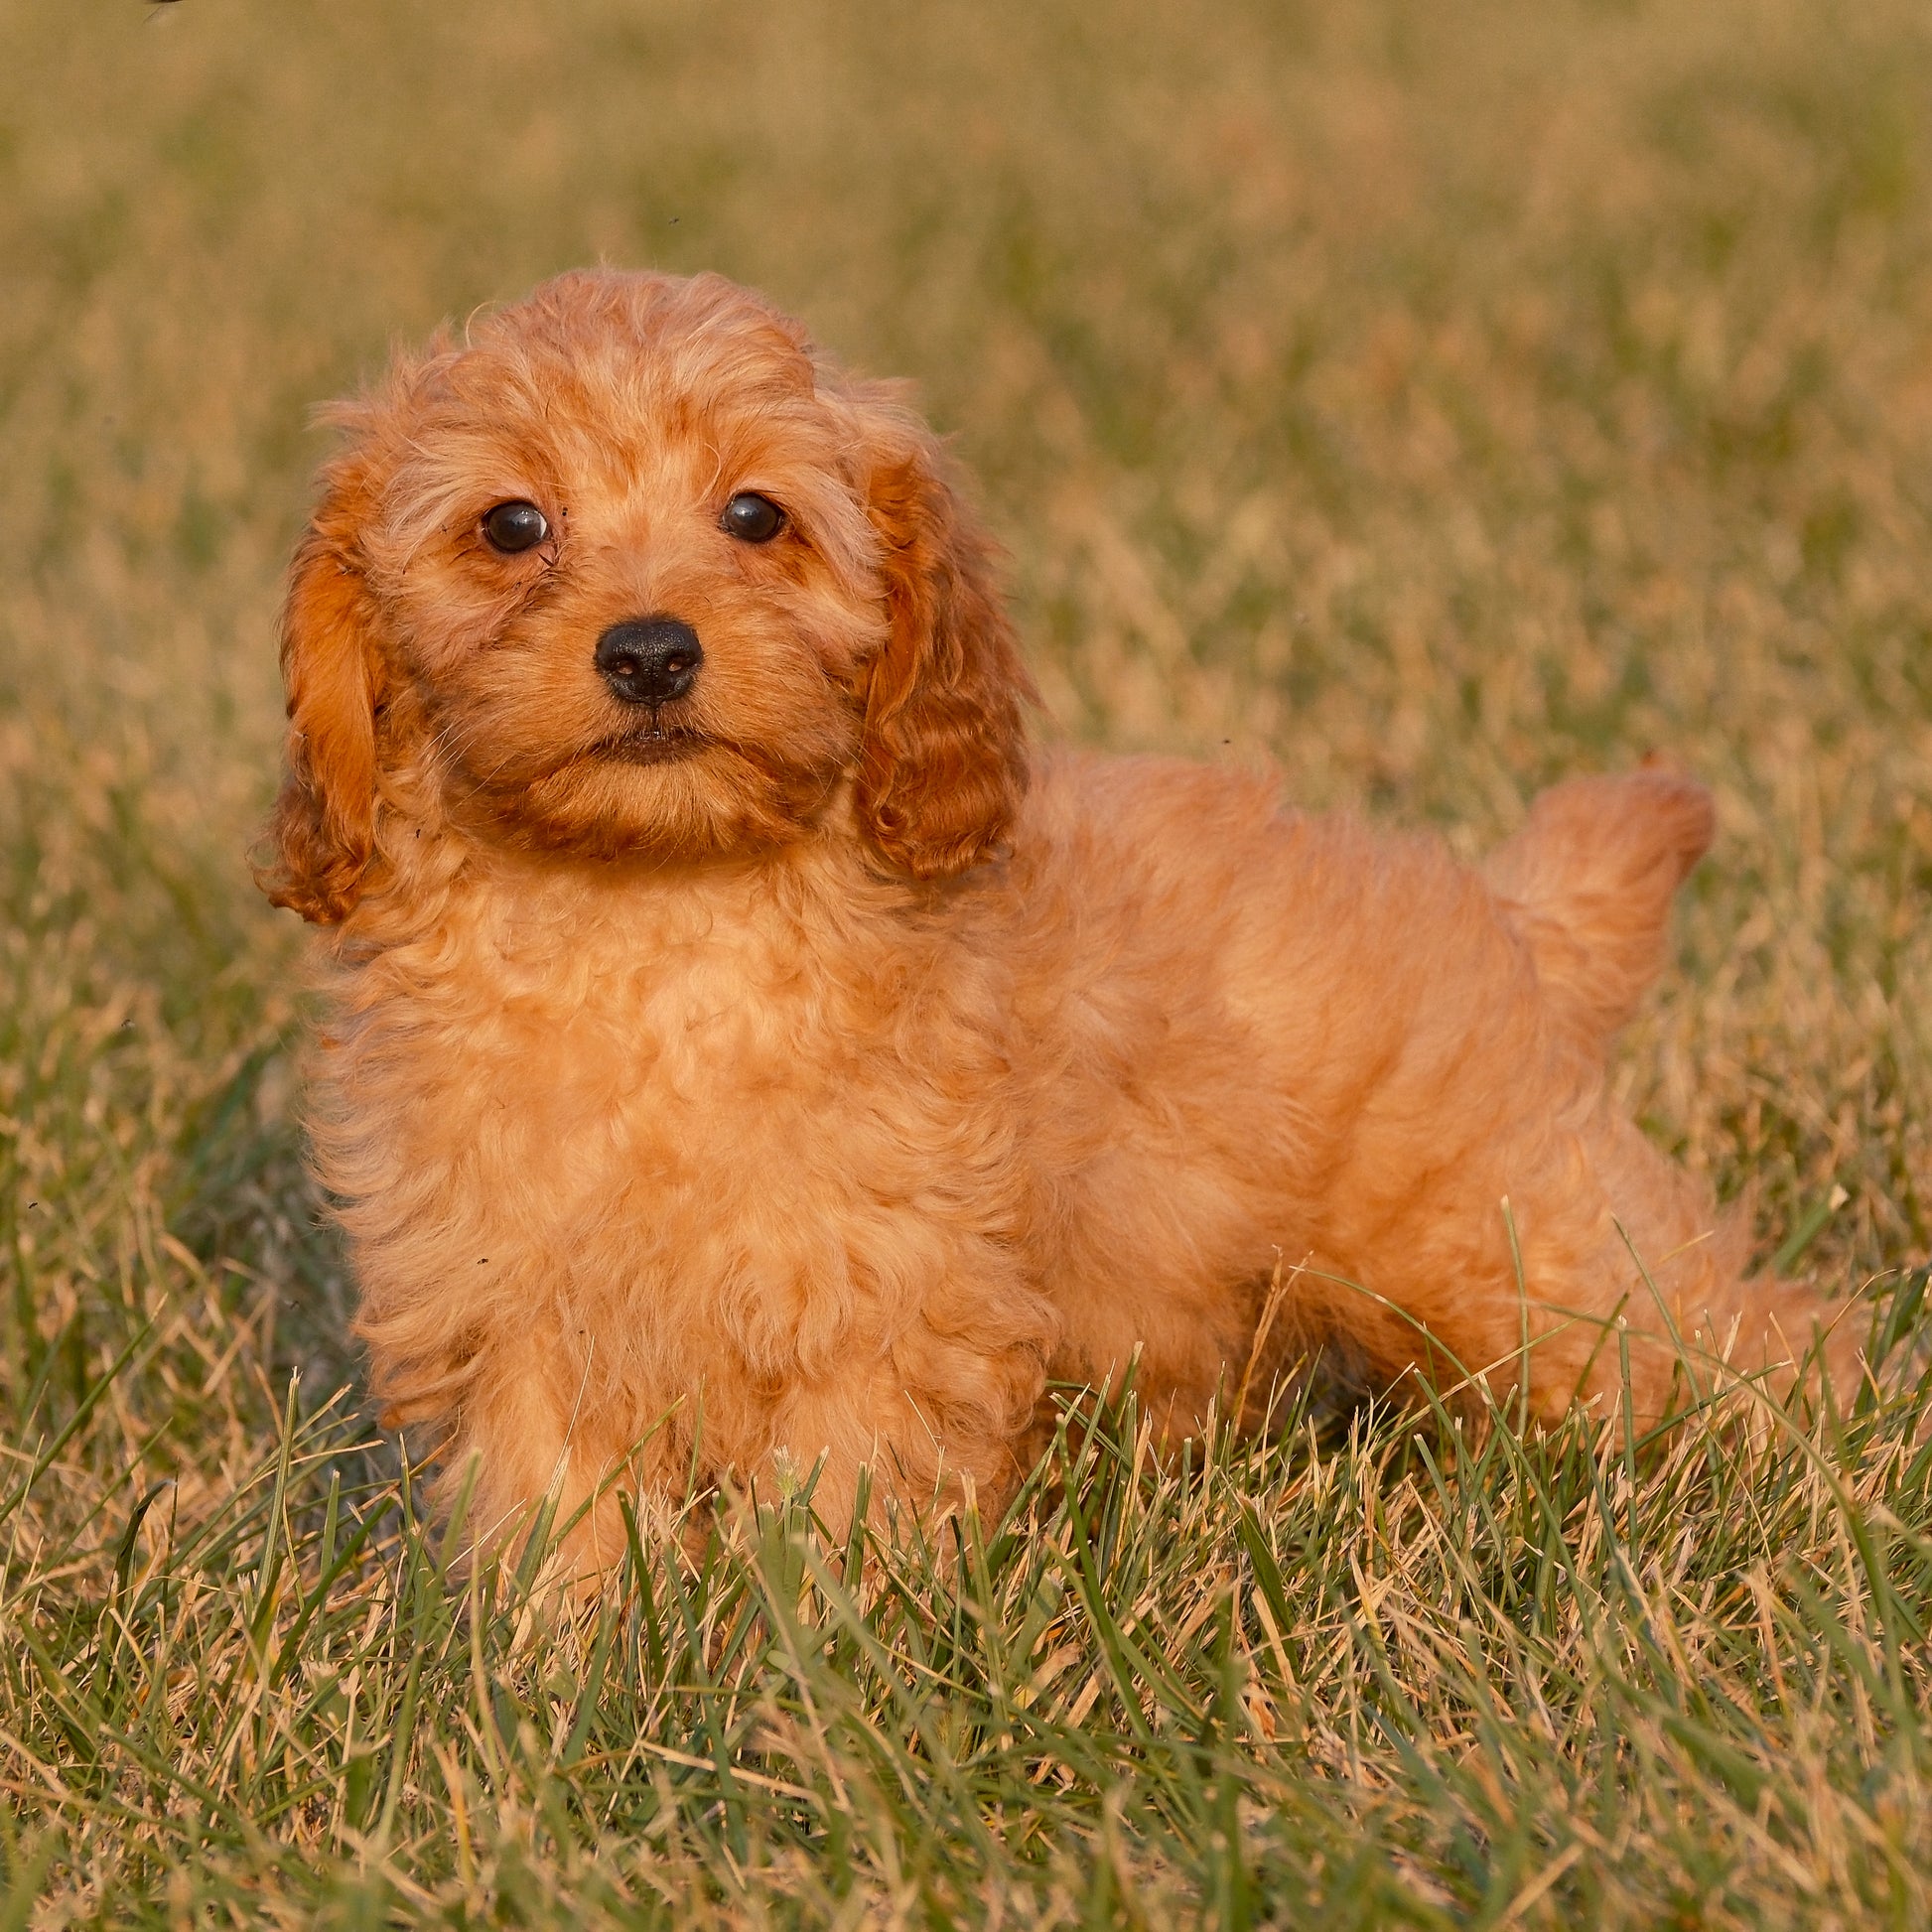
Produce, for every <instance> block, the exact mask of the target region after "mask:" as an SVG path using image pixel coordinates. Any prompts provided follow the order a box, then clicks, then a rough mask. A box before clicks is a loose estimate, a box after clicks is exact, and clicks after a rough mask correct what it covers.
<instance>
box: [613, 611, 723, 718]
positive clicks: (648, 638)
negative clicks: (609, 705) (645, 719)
mask: <svg viewBox="0 0 1932 1932" xmlns="http://www.w3.org/2000/svg"><path fill="white" fill-rule="evenodd" d="M703 662H704V652H703V651H702V650H701V649H700V648H699V646H698V633H697V632H696V631H695V630H693V629H692V628H691V626H690V625H689V624H688V623H684V622H682V621H680V620H678V619H677V618H631V619H629V620H628V621H625V622H623V623H614V624H613V625H612V626H611V627H610V629H609V630H607V631H606V632H605V633H604V635H603V636H601V637H600V638H599V639H598V640H597V668H598V669H599V670H600V671H602V672H603V673H604V681H605V683H607V684H608V685H609V686H610V687H611V689H612V690H613V691H614V692H615V693H616V694H617V695H618V696H619V697H620V698H621V699H622V700H623V701H624V703H625V704H669V703H670V701H671V700H672V699H673V698H681V697H683V696H684V694H685V693H686V692H687V691H688V690H690V688H691V687H692V685H694V684H695V683H697V681H698V666H699V665H700V664H702V663H703Z"/></svg>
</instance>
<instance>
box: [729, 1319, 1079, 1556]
mask: <svg viewBox="0 0 1932 1932" xmlns="http://www.w3.org/2000/svg"><path fill="white" fill-rule="evenodd" d="M1049 1340H1050V1337H1049V1332H1048V1326H1047V1321H1046V1316H1045V1306H1044V1304H1043V1303H1041V1302H1040V1301H1038V1299H1037V1298H1035V1297H1033V1296H1029V1295H1025V1294H1022V1293H1017V1292H1016V1291H1014V1290H1013V1289H1011V1288H1006V1289H1004V1290H1001V1289H989V1290H987V1292H986V1293H985V1295H984V1296H983V1297H981V1298H975V1297H973V1296H971V1295H969V1294H962V1293H960V1292H959V1290H958V1289H957V1288H953V1289H951V1290H950V1291H949V1292H948V1294H947V1295H946V1297H945V1300H944V1304H943V1305H942V1306H941V1307H940V1308H938V1309H932V1308H928V1310H927V1311H924V1312H922V1314H921V1315H920V1316H919V1317H918V1318H917V1319H915V1320H914V1321H913V1322H911V1323H910V1324H909V1325H908V1326H906V1327H905V1328H904V1329H902V1330H901V1331H900V1332H898V1333H897V1335H895V1336H894V1337H893V1338H892V1339H891V1341H890V1342H889V1343H886V1342H883V1341H875V1342H874V1344H873V1345H872V1346H871V1347H870V1348H866V1347H863V1346H861V1347H855V1348H854V1349H853V1350H852V1351H851V1352H852V1355H853V1357H854V1358H855V1359H854V1360H853V1363H852V1366H850V1367H849V1368H848V1369H847V1370H845V1371H844V1372H842V1373H840V1374H838V1375H836V1376H831V1377H824V1378H820V1379H818V1380H815V1381H811V1382H806V1383H801V1384H799V1385H797V1386H795V1387H792V1388H790V1389H788V1390H786V1391H785V1393H784V1394H783V1396H782V1397H781V1399H780V1402H779V1404H778V1407H777V1410H776V1413H775V1414H774V1415H773V1417H772V1423H771V1445H770V1448H769V1449H768V1451H767V1453H766V1455H765V1457H764V1458H763V1460H764V1463H765V1467H766V1469H767V1470H768V1471H769V1476H768V1478H765V1477H763V1476H762V1475H761V1476H760V1478H759V1481H760V1487H762V1483H763V1480H765V1479H770V1480H772V1481H774V1482H776V1483H786V1482H790V1481H795V1480H797V1479H799V1478H802V1477H803V1476H804V1475H806V1474H807V1473H809V1472H810V1471H811V1470H812V1469H813V1468H814V1467H816V1468H817V1470H818V1479H817V1482H816V1484H815V1485H814V1487H813V1490H812V1508H813V1511H814V1512H815V1514H816V1515H817V1516H818V1518H819V1521H820V1522H821V1523H822V1524H823V1525H824V1526H825V1529H826V1531H827V1532H828V1533H829V1534H830V1535H832V1536H835V1537H839V1536H843V1535H844V1534H845V1533H846V1531H847V1530H848V1529H849V1528H850V1526H851V1522H852V1514H853V1509H854V1506H855V1504H856V1501H857V1496H858V1481H859V1470H860V1468H861V1467H862V1466H865V1467H868V1468H869V1469H870V1470H871V1474H872V1491H871V1493H872V1498H873V1507H874V1509H875V1510H877V1509H879V1508H880V1507H881V1506H882V1505H883V1504H884V1503H885V1501H886V1499H887V1498H889V1497H890V1498H892V1499H893V1500H894V1501H897V1502H899V1503H902V1504H905V1505H908V1506H909V1507H911V1508H912V1509H914V1510H915V1511H917V1512H918V1513H919V1514H921V1515H922V1516H925V1517H927V1518H928V1519H929V1520H930V1519H933V1518H936V1517H938V1516H941V1515H944V1514H946V1513H947V1512H949V1511H951V1510H953V1509H956V1508H957V1507H959V1506H960V1504H961V1503H963V1502H964V1501H965V1500H966V1499H967V1497H968V1496H969V1495H971V1496H972V1497H973V1498H974V1499H975V1500H976V1501H977V1503H978V1505H979V1507H980V1508H981V1509H982V1510H983V1511H985V1512H987V1513H988V1514H989V1515H993V1514H997V1513H998V1511H999V1510H1000V1509H1002V1508H1004V1506H1005V1504H1006V1502H1007V1499H1008V1498H1009V1497H1010V1496H1011V1495H1012V1494H1013V1491H1014V1489H1015V1488H1016V1487H1017V1486H1018V1484H1019V1481H1020V1478H1021V1477H1022V1475H1024V1474H1025V1470H1024V1468H1023V1466H1022V1461H1021V1449H1022V1446H1023V1444H1024V1441H1025V1437H1026V1431H1027V1427H1028V1425H1029V1423H1030V1422H1031V1420H1032V1418H1033V1414H1034V1408H1035V1403H1036V1402H1037V1401H1038V1399H1039V1397H1040V1394H1041V1393H1042V1391H1043V1390H1044V1388H1045V1386H1046V1372H1045V1360H1046V1354H1047V1349H1048V1346H1049ZM867 1355H870V1356H871V1359H870V1360H869V1361H868V1360H866V1359H865V1358H866V1356H867Z"/></svg>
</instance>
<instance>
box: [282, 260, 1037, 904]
mask: <svg viewBox="0 0 1932 1932" xmlns="http://www.w3.org/2000/svg"><path fill="white" fill-rule="evenodd" d="M339 415H340V419H341V420H342V421H343V422H344V423H345V426H346V427H347V428H348V429H349V431H350V442H349V446H348V448H347V449H346V450H345V453H344V454H343V455H342V456H341V457H339V458H338V459H337V460H336V461H335V462H334V463H333V464H332V465H331V466H330V467H329V469H328V471H327V472H326V473H325V479H324V482H325V489H324V495H323V500H322V504H321V507H320V508H319V510H318V512H317V515H316V519H315V521H314V523H313V525H312V527H311V530H310V533H309V535H308V537H307V538H306V539H305V541H304V544H303V547H302V550H301V551H300V552H299V554H298V558H297V564H296V570H295V575H294V580H293V583H292V586H291V592H290V599H289V606H288V613H287V617H286V619H285V623H284V642H283V655H284V670H285V674H286V676H287V679H288V684H289V693H290V717H291V725H292V730H291V734H290V745H289V781H288V783H287V785H286V786H285V788H284V792H283V797H282V800H281V802H280V805H279V806H278V812H277V821H276V825H275V828H274V829H275V835H276V842H277V848H278V851H277V858H278V862H279V863H278V865H277V866H276V867H274V868H272V869H271V870H270V872H269V874H268V876H267V877H266V879H265V882H264V883H265V884H266V885H267V887H268V890H269V891H270V895H271V897H275V898H276V899H277V901H278V902H280V903H286V904H293V905H295V906H296V907H297V909H299V910H301V911H303V912H304V913H305V914H306V915H307V916H309V917H312V918H319V919H324V920H332V919H338V918H341V917H344V916H345V915H346V913H347V912H348V911H349V910H350V909H351V908H352V906H353V904H354V902H355V899H356V897H357V896H358V895H359V893H360V892H361V891H362V890H363V888H364V886H365V885H366V884H367V883H368V881H369V879H370V878H371V876H372V874H371V860H372V858H373V857H375V856H376V855H379V852H380V849H381V844H382V840H381V837H380V832H381V818H382V814H383V812H384V810H385V808H386V809H390V810H392V811H393V810H394V809H395V806H394V805H393V803H391V804H389V805H388V806H386V807H385V800H392V799H393V798H394V797H396V796H400V795H401V790H402V789H403V788H399V787H397V786H394V785H385V784H384V783H383V782H382V775H383V771H382V768H383V767H384V766H385V765H389V764H395V763H399V762H408V763H409V764H411V766H412V768H413V769H414V771H415V773H416V774H417V775H418V777H419V778H420V779H426V780H427V781H428V782H429V783H430V784H432V785H434V786H435V787H437V788H438V791H439V792H440V796H441V801H442V805H443V807H444V809H445V811H446V813H447V815H448V817H449V819H450V820H451V822H453V823H454V824H456V825H457V826H459V827H460V828H462V829H463V830H465V831H466V832H468V833H469V834H471V835H473V836H476V837H479V838H483V839H494V840H499V841H502V842H505V843H513V844H518V845H522V846H526V847H536V848H540V849H562V850H569V851H577V852H582V853H586V854H591V855H596V856H600V857H613V856H618V855H621V854H625V853H638V854H643V855H647V856H652V857H657V858H664V859H682V860H691V861H702V860H704V859H706V858H710V857H715V856H717V855H721V854H734V853H744V852H748V851H758V850H760V849H766V848H769V847H770V846H772V845H774V844H778V843H782V842H784V841H786V840H787V839H791V838H795V837H799V836H803V835H805V834H806V833H808V832H810V831H813V830H816V829H823V827H824V826H825V824H826V822H827V821H826V807H827V804H828V801H829V800H830V799H832V798H833V797H834V796H835V795H838V794H840V793H841V792H842V790H844V789H845V787H844V786H843V785H842V781H843V780H848V779H849V780H850V792H851V795H852V797H853V799H854V801H855V804H856V807H857V811H856V820H857V826H858V830H859V834H860V835H861V836H862V837H864V838H865V839H866V840H867V842H868V844H869V846H870V848H871V853H872V856H873V857H874V858H875V859H876V860H877V861H878V862H879V863H880V864H881V865H882V866H885V867H887V868H890V869H897V870H900V871H903V872H907V873H910V874H913V875H916V876H922V877H931V876H935V875H943V874H947V873H951V872H956V871H959V870H961V869H963V868H964V867H966V866H969V865H971V864H973V863H976V862H977V861H978V860H979V859H981V858H983V857H985V856H986V854H987V853H988V852H989V851H990V850H991V849H992V848H993V847H994V846H995V845H996V844H997V842H998V840H999V838H1000V837H1001V835H1002V833H1003V832H1004V830H1005V828H1006V825H1007V823H1008V821H1009V820H1010V817H1011V813H1012V810H1013V807H1014V804H1015V802H1016V800H1017V795H1018V787H1019V785H1020V783H1021V780H1022V775H1023V772H1024V764H1023V745H1022V740H1021V722H1020V720H1021V712H1020V707H1021V705H1022V703H1023V701H1024V699H1025V697H1026V695H1027V693H1028V686H1027V681H1026V677H1025V673H1024V671H1023V670H1022V669H1021V667H1020V665H1019V662H1018V659H1017V656H1016V654H1015V652H1014V648H1013V641H1012V637H1011V634H1010V631H1009V629H1008V626H1007V623H1006V620H1005V618H1004V615H1003V614H1002V612H1001V610H1000V607H999V603H998V600H997V597H996V595H995V593H994V590H993V586H992V583H991V579H990V574H989V572H988V569H987V560H986V547H985V545H984V544H983V543H982V542H981V541H980V540H979V539H978V537H977V536H976V535H975V533H974V532H973V531H972V530H971V529H970V528H969V527H968V526H967V525H966V523H965V521H964V519H963V517H962V515H961V513H960V510H959V506H958V503H957V500H956V498H955V497H954V495H953V493H952V491H951V489H950V488H949V486H948V485H947V483H945V481H944V479H943V476H942V475H941V472H940V468H939V460H938V456H937V452H936V450H935V448H934V446H933V444H932V441H931V438H930V437H929V436H928V435H927V434H926V433H925V432H924V431H923V429H922V428H921V427H920V426H919V425H918V424H917V423H916V421H915V420H914V419H912V418H911V417H910V416H908V415H907V414H906V413H905V412H904V411H903V410H902V409H900V408H898V407H897V405H896V404H895V403H894V402H893V401H892V399H891V397H890V395H889V393H888V392H887V391H885V390H884V389H882V388H880V387H877V386H874V385H867V384H862V383H857V382H854V381H851V380H849V379H848V378H846V377H844V376H843V375H842V374H840V373H839V372H838V371H837V370H836V369H834V368H833V367H832V366H831V365H830V364H829V363H828V362H826V361H825V360H824V359H823V358H819V357H815V356H814V355H813V353H812V352H811V350H810V348H809V346H808V345H807V343H806V341H805V338H804V336H803V333H802V331H800V330H799V329H798V328H797V327H796V326H795V325H793V324H790V323H788V322H786V321H785V320H784V319H783V318H781V317H779V316H777V315H776V314H775V313H774V312H772V311H771V310H770V309H768V308H767V307H766V306H765V305H764V304H763V303H762V302H760V301H759V299H758V298H756V297H754V296H751V295H749V294H748V293H746V292H745V291H742V290H739V289H736V288H734V287H733V286H732V285H730V284H729V283H725V282H722V281H720V280H718V279H717V278H714V277H702V278H699V279H698V280H696V281H689V282H686V281H678V280H673V279H671V278H666V277H647V276H621V275H615V274H590V275H578V276H569V277H564V278H560V279H559V280H558V281H557V282H553V283H551V284H548V285H546V287H544V288H543V289H540V290H539V291H538V292H537V293H536V295H534V296H533V297H532V298H531V299H530V300H529V301H527V302H525V303H523V304H521V305H519V306H517V307H515V308H512V309H509V310H505V311H503V312H501V313H499V314H498V315H496V316H494V317H492V318H490V319H489V320H488V321H487V322H485V323H483V325H481V326H480V327H479V328H478V329H477V330H476V331H474V332H473V335H472V337H471V340H470V341H469V342H468V343H467V344H466V345H463V346H460V347H459V346H456V345H438V346H435V347H433V348H432V349H431V351H430V352H429V353H428V354H427V355H426V356H424V357H422V358H420V359H415V360H411V361H408V362H405V363H402V364H400V365H399V366H398V368H397V369H396V370H395V371H394V372H393V374H392V375H391V377H390V380H389V382H388V384H387V386H386V388H385V389H383V390H382V391H381V392H379V393H377V394H375V395H373V396H371V397H369V398H367V399H365V400H363V401H362V402H360V403H357V404H354V405H350V406H349V407H347V408H345V409H344V410H342V411H340V412H339Z"/></svg>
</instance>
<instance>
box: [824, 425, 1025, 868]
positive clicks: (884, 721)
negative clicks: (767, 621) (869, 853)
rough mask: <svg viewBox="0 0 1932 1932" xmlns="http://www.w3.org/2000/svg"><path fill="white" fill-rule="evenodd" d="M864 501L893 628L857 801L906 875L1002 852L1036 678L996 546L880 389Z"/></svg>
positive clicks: (937, 458)
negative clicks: (1006, 599)
mask: <svg viewBox="0 0 1932 1932" xmlns="http://www.w3.org/2000/svg"><path fill="white" fill-rule="evenodd" d="M864 400H865V399H863V392H862V416H863V417H866V418H869V421H868V424H867V427H868V429H869V430H870V432H871V433H870V435H869V436H868V439H867V440H868V445H869V449H868V454H869V457H870V459H871V472H870V479H869V483H868V486H867V499H868V502H867V507H868V513H869V514H870V516H871V519H872V524H873V528H874V530H875V532H876V533H877V535H878V536H879V538H880V540H881V543H882V545H883V547H884V551H885V575H886V597H887V609H888V617H889V621H890V630H889V633H888V636H887V639H886V644H885V647H884V649H882V650H881V652H880V653H879V655H878V657H877V658H876V659H874V661H873V664H872V666H871V672H870V677H869V681H868V683H867V687H866V725H865V743H864V749H863V753H862V756H861V760H860V766H859V782H858V792H857V802H858V808H859V819H860V823H861V825H862V827H863V828H864V830H865V833H866V836H867V838H868V839H869V840H870V842H871V843H872V845H873V846H874V848H875V849H876V850H877V851H878V853H879V854H880V856H881V857H882V858H883V859H885V860H886V861H887V862H888V863H889V864H890V865H891V866H892V867H893V868H894V869H895V870H896V871H898V872H902V873H906V874H909V875H910V876H911V877H912V878H914V879H943V878H948V877H950V876H951V875H953V874H955V873H960V872H964V871H965V870H966V869H967V868H968V867H970V866H974V865H977V864H978V863H979V862H980V861H981V860H982V859H985V858H987V857H989V856H991V855H992V854H993V853H994V852H995V851H997V850H998V848H999V846H1000V843H1001V841H1002V840H1003V839H1004V838H1005V836H1006V834H1007V832H1008V831H1009V829H1010V828H1011V826H1012V824H1013V820H1014V816H1015V814H1016V813H1017V812H1018V811H1019V808H1020V801H1021V798H1022V796H1023V795H1024V793H1025V791H1026V785H1027V741H1026V719H1025V709H1024V708H1025V706H1026V705H1027V704H1028V703H1029V702H1030V701H1031V700H1033V699H1034V698H1035V691H1034V686H1033V680H1032V679H1031V678H1030V677H1029V676H1028V675H1027V670H1026V666H1025V665H1024V664H1022V663H1021V661H1020V653H1019V649H1018V646H1017V644H1016V641H1015V638H1014V633H1013V625H1012V623H1011V622H1010V621H1009V620H1008V618H1007V614H1006V611H1005V608H1004V607H1003V605H1002V603H1001V601H1000V595H999V589H998V585H997V581H996V578H995V573H994V569H993V556H992V546H991V545H990V543H989V542H988V541H987V539H986V537H985V536H984V535H983V534H982V533H981V532H980V530H979V529H978V528H977V527H976V526H975V525H974V523H973V522H972V520H971V518H970V516H969V515H968V513H967V511H966V509H965V506H964V505H963V504H962V503H961V502H960V500H959V497H958V495H957V493H956V492H955V490H954V488H953V486H952V484H951V483H950V482H948V480H947V478H946V475H945V467H944V459H943V456H942V454H941V452H940V449H939V446H938V444H937V443H936V441H935V440H934V439H933V437H932V436H931V435H930V433H929V432H927V431H926V430H925V429H924V428H923V427H922V426H921V425H919V424H918V423H917V422H916V421H914V420H913V419H912V418H911V417H910V416H909V415H908V414H906V413H904V412H902V411H900V410H899V409H897V408H896V407H894V406H892V405H891V404H890V403H888V402H886V401H885V399H884V398H883V396H882V397H881V398H879V399H878V401H877V402H876V403H875V404H874V406H873V407H872V408H871V409H866V408H865V407H864Z"/></svg>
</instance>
